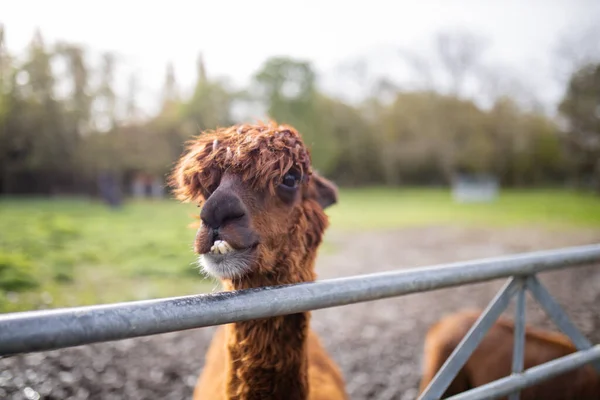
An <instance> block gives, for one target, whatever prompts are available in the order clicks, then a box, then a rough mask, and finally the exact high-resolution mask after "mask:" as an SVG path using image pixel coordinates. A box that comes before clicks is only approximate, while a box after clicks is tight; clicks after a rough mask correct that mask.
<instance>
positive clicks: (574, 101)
mask: <svg viewBox="0 0 600 400" xmlns="http://www.w3.org/2000/svg"><path fill="white" fill-rule="evenodd" d="M559 111H560V113H561V114H562V115H563V116H564V117H565V118H566V121H567V124H568V127H567V134H568V136H567V138H568V142H569V144H570V148H571V151H572V153H573V156H574V163H575V168H576V172H577V173H578V174H577V177H578V181H579V182H581V180H583V179H591V180H592V181H593V185H594V187H595V188H596V190H597V191H598V192H600V64H591V65H587V66H585V67H583V68H581V69H580V70H578V71H576V72H575V73H574V74H573V76H572V77H571V80H570V82H569V86H568V88H567V92H566V94H565V97H564V99H563V100H562V102H561V103H560V106H559Z"/></svg>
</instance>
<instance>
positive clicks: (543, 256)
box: [0, 245, 600, 400]
mask: <svg viewBox="0 0 600 400" xmlns="http://www.w3.org/2000/svg"><path fill="white" fill-rule="evenodd" d="M597 261H600V245H589V246H580V247H572V248H566V249H559V250H549V251H539V252H533V253H527V254H519V255H511V256H506V257H497V258H489V259H483V260H476V261H468V262H458V263H451V264H442V265H437V266H432V267H427V268H415V269H408V270H400V271H393V272H385V273H378V274H369V275H359V276H353V277H350V278H340V279H330V280H323V281H317V282H311V283H301V284H296V285H284V286H274V287H265V288H259V289H249V290H241V291H235V292H221V293H212V294H203V295H194V296H183V297H174V298H166V299H158V300H149V301H136V302H128V303H117V304H109V305H98V306H90V307H76V308H66V309H56V310H45V311H31V312H23V313H11V314H4V315H0V357H1V356H10V355H15V354H20V353H27V352H34V351H46V350H53V349H59V348H65V347H72V346H78V345H83V344H89V343H97V342H104V341H110V340H119V339H126V338H133V337H139V336H147V335H153V334H159V333H166V332H174V331H180V330H185V329H192V328H201V327H206V326H212V325H221V324H226V323H231V322H237V321H247V320H251V319H256V318H266V317H273V316H279V315H286V314H292V313H297V312H304V311H310V310H317V309H322V308H328V307H335V306H341V305H347V304H353V303H358V302H365V301H372V300H379V299H384V298H388V297H394V296H401V295H406V294H411V293H417V292H424V291H431V290H436V289H441V288H447V287H453V286H460V285H466V284H472V283H478V282H484V281H489V280H493V279H499V278H508V277H511V279H510V280H509V282H508V283H507V284H506V285H505V287H504V288H503V290H502V291H501V292H500V293H499V294H498V296H497V297H496V299H495V300H494V301H493V302H492V303H491V304H490V306H488V308H487V310H486V311H485V312H484V313H483V314H482V316H481V317H480V319H479V320H478V321H477V323H476V324H475V325H474V326H473V328H472V329H471V331H470V332H469V333H468V334H467V335H466V337H465V338H464V339H463V341H462V342H461V344H460V345H459V346H458V347H457V349H456V350H455V352H454V353H453V354H452V355H451V357H450V358H449V359H448V360H447V362H446V364H444V366H443V367H442V369H441V370H440V372H439V373H438V375H437V376H436V378H435V379H434V380H433V381H432V382H431V385H430V386H429V388H427V390H426V391H425V393H423V395H422V396H421V397H420V399H438V398H440V397H441V395H442V394H443V392H444V391H445V390H446V388H447V387H448V385H449V384H450V383H451V382H452V379H454V377H455V376H456V373H458V371H459V370H460V368H461V367H462V365H463V364H464V362H466V360H467V359H468V357H469V356H470V354H471V353H472V352H473V350H474V349H475V348H476V346H477V345H478V344H479V342H480V341H481V339H482V338H483V335H484V334H485V332H486V331H487V329H489V327H491V325H492V324H493V322H494V321H495V320H496V319H497V317H498V316H499V315H500V314H501V313H502V311H503V310H504V309H505V308H506V307H507V306H508V304H509V302H510V300H511V298H512V296H513V295H516V296H517V307H516V312H517V316H516V328H515V331H516V336H517V340H515V349H514V356H515V357H514V359H513V375H511V376H510V377H508V378H505V380H500V381H497V382H494V384H496V385H500V387H497V386H493V387H491V388H486V387H480V388H477V389H473V390H471V391H469V392H465V393H463V394H461V395H460V396H463V397H460V396H459V397H456V396H455V398H461V399H462V398H468V399H483V398H486V399H488V398H496V397H498V396H501V395H502V393H504V394H509V393H512V395H511V400H513V399H518V390H520V389H522V388H524V387H527V386H530V385H532V384H534V383H537V382H539V381H541V380H543V379H547V378H548V377H550V376H554V375H553V374H556V371H560V372H559V373H562V372H565V371H568V370H570V369H573V368H576V367H577V366H580V365H583V364H585V363H587V362H591V361H594V360H600V349H599V348H598V346H596V347H592V346H591V344H590V343H589V342H588V341H587V339H585V337H584V336H583V335H581V334H580V333H579V331H577V329H576V328H575V327H574V325H573V324H571V323H570V321H569V319H568V317H567V316H566V314H564V312H563V311H562V309H560V307H559V306H558V304H557V303H556V302H554V300H553V299H552V298H551V296H550V295H549V293H548V292H547V291H546V290H545V289H544V288H543V286H542V285H541V284H540V283H539V281H538V280H537V279H536V278H535V274H537V273H539V272H544V271H550V270H556V269H562V268H567V267H573V266H580V265H586V264H590V263H592V262H597ZM525 289H527V290H530V291H531V292H532V294H533V295H534V297H535V298H536V300H538V301H539V302H540V303H541V304H542V306H544V308H545V309H546V311H548V312H549V314H550V316H551V317H552V319H553V320H554V321H555V322H556V323H557V325H558V327H559V328H560V329H561V330H563V332H565V333H566V334H567V335H569V336H570V337H571V339H572V340H573V342H574V343H575V345H576V346H577V348H578V349H579V350H582V351H580V352H578V353H575V354H574V355H571V356H569V357H566V360H555V361H553V362H552V363H547V364H544V365H542V366H539V367H536V368H537V369H530V370H527V371H524V372H522V369H523V361H522V357H523V351H524V350H523V347H524V320H525V314H524V312H525V306H524V304H525V297H524V290H525ZM498 382H500V383H498ZM491 385H493V384H491ZM486 386H490V385H486ZM490 390H491V391H490ZM471 393H472V394H471ZM464 396H467V397H464ZM469 396H470V397H469ZM473 396H474V397H473Z"/></svg>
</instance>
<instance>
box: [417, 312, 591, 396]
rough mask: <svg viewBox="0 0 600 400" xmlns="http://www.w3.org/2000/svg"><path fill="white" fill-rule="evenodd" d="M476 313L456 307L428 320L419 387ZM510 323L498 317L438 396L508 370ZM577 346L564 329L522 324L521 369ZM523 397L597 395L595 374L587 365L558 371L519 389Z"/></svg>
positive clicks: (460, 335) (500, 376)
mask: <svg viewBox="0 0 600 400" xmlns="http://www.w3.org/2000/svg"><path fill="white" fill-rule="evenodd" d="M480 315H481V312H480V311H479V310H477V311H461V312H457V313H455V314H452V315H449V316H446V317H445V318H442V319H441V320H440V321H438V322H437V323H436V324H435V325H433V326H432V327H431V328H430V329H429V331H428V333H427V336H426V338H425V348H424V368H423V377H422V380H421V385H420V393H422V392H423V391H424V390H425V388H426V387H427V385H429V383H430V382H431V380H432V379H433V377H434V376H435V374H436V373H437V372H438V371H439V369H440V368H441V367H442V365H443V364H444V362H445V361H446V360H447V359H448V357H449V356H450V354H451V353H452V351H454V349H455V348H456V346H457V345H458V344H459V342H460V341H461V340H462V338H463V337H464V336H465V335H466V334H467V332H468V330H469V329H470V328H471V326H473V324H474V323H475V321H476V320H477V318H478V317H479V316H480ZM513 332H514V323H513V321H511V320H507V319H500V320H498V321H497V322H496V323H495V324H494V325H493V326H492V328H491V329H490V331H489V332H488V333H487V334H486V336H485V337H484V339H483V340H482V342H481V343H480V344H479V346H478V347H477V349H475V351H474V352H473V354H472V355H471V357H470V358H469V360H467V363H466V364H465V366H464V367H463V368H462V369H461V371H460V372H459V374H458V375H457V377H456V378H455V380H454V381H453V382H452V383H451V384H450V386H449V387H448V390H447V391H446V393H445V394H444V396H443V398H446V397H450V396H452V395H455V394H458V393H462V392H464V391H467V390H469V389H472V388H474V387H477V386H481V385H484V384H486V383H489V382H491V381H494V380H496V379H500V378H503V377H505V376H508V375H510V374H511V368H512V352H513V343H514V335H513ZM575 351H577V349H576V348H575V347H574V346H573V344H572V343H571V341H570V340H569V338H568V337H567V336H565V335H563V334H560V333H556V332H549V331H544V330H540V329H535V328H533V327H530V326H527V327H526V330H525V358H524V360H525V363H524V366H525V369H528V368H531V367H534V366H536V365H539V364H543V363H545V362H548V361H551V360H554V359H556V358H559V357H563V356H566V355H568V354H571V353H573V352H575ZM521 399H522V400H533V399H544V400H559V399H561V400H569V399H572V400H598V399H600V376H599V375H598V374H597V373H596V371H595V370H594V369H593V368H592V367H591V366H589V365H586V366H584V367H582V368H579V369H576V370H574V371H571V372H568V373H566V374H563V375H559V376H557V377H555V378H552V379H550V380H548V381H545V382H543V383H540V384H538V385H535V386H532V387H530V388H527V389H525V390H523V391H522V392H521Z"/></svg>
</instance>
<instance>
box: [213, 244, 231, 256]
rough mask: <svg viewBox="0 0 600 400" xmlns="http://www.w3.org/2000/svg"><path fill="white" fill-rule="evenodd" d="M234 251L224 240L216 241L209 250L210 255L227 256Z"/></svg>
mask: <svg viewBox="0 0 600 400" xmlns="http://www.w3.org/2000/svg"><path fill="white" fill-rule="evenodd" d="M232 251H235V249H234V248H233V247H231V245H230V244H229V243H227V242H226V241H224V240H216V241H215V243H213V245H212V246H211V248H210V253H211V254H223V255H224V254H227V253H231V252H232Z"/></svg>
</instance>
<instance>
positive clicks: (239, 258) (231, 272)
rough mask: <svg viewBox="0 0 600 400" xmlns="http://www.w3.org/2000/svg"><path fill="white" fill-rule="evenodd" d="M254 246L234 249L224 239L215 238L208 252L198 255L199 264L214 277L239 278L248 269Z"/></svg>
mask: <svg viewBox="0 0 600 400" xmlns="http://www.w3.org/2000/svg"><path fill="white" fill-rule="evenodd" d="M256 247H257V245H254V246H251V247H248V248H245V249H234V248H233V247H232V246H231V245H230V244H229V243H227V242H226V241H225V240H216V241H215V242H214V244H213V245H212V246H211V248H210V251H209V252H207V253H204V254H201V255H200V258H199V262H200V266H201V267H202V269H203V270H204V272H206V273H207V274H208V275H211V276H214V277H215V278H219V279H234V278H240V277H242V276H243V275H245V274H246V273H248V272H249V271H250V269H251V265H252V262H253V260H254V253H255V250H256Z"/></svg>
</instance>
